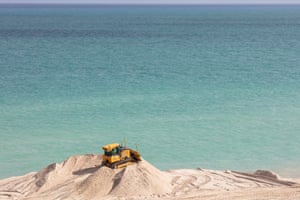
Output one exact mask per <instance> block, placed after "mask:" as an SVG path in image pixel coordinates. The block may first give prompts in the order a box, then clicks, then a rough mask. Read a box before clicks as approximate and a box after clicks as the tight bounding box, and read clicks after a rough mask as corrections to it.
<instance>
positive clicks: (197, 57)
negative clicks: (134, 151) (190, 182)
mask: <svg viewBox="0 0 300 200" xmlns="http://www.w3.org/2000/svg"><path fill="white" fill-rule="evenodd" d="M299 121H300V7H299V6H196V7H195V6H82V7H80V6H50V7H49V6H48V7H47V6H17V7H12V6H3V5H2V6H1V8H0V148H1V150H0V177H8V176H12V175H21V174H23V173H26V172H30V171H37V170H39V169H40V168H42V167H44V166H46V165H47V164H49V163H52V162H60V161H62V160H64V159H65V158H67V157H68V156H71V155H74V154H84V153H101V152H102V150H101V146H102V145H104V144H106V143H111V142H121V141H122V140H123V138H124V137H126V139H127V143H128V145H129V146H131V147H135V143H137V144H139V150H140V151H141V153H142V155H143V157H144V158H145V159H147V160H148V161H150V162H151V163H153V164H154V165H155V166H157V167H159V168H161V169H170V168H195V167H202V168H213V169H236V170H245V171H253V170H255V169H258V168H260V169H272V170H275V171H276V172H279V173H281V174H282V175H287V176H299V175H300V168H299V164H300V160H299V154H300V148H299V142H300V123H299Z"/></svg>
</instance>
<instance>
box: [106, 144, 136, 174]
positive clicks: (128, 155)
mask: <svg viewBox="0 0 300 200" xmlns="http://www.w3.org/2000/svg"><path fill="white" fill-rule="evenodd" d="M102 149H103V150H104V154H103V155H102V165H105V166H107V167H110V168H112V169H119V168H123V167H126V166H128V165H131V164H133V163H136V162H138V161H141V155H140V153H139V152H138V151H137V150H133V149H130V148H127V147H126V145H124V146H122V145H120V144H118V143H113V144H107V145H105V146H103V147H102Z"/></svg>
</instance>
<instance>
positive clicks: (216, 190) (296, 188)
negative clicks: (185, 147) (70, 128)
mask: <svg viewBox="0 0 300 200" xmlns="http://www.w3.org/2000/svg"><path fill="white" fill-rule="evenodd" d="M100 163H101V155H93V154H89V155H79V156H72V157H70V158H68V159H67V160H65V161H64V162H62V163H54V164H51V165H49V166H47V167H46V168H44V169H42V170H40V171H39V172H32V173H29V174H26V175H24V176H18V177H11V178H7V179H3V180H0V199H26V200H36V199H46V200H52V199H57V200H58V199H76V200H77V199H78V200H85V199H104V200H113V199H124V200H127V199H132V200H134V199H149V200H150V199H163V200H175V199H176V200H181V199H182V200H183V199H184V200H196V199H204V200H212V199H220V200H221V199H222V200H224V199H245V200H250V199H256V200H257V199H262V200H263V199H276V200H279V199H280V200H281V199H282V200H296V199H300V182H299V179H284V178H281V177H279V176H278V175H277V174H274V173H273V172H270V171H264V170H258V171H256V172H255V173H253V174H250V173H243V172H236V171H229V170H227V171H217V170H208V169H200V168H198V169H176V170H169V171H160V170H159V169H157V168H155V167H154V166H152V165H151V164H150V163H148V162H147V161H145V160H143V161H141V162H139V163H138V164H133V165H130V166H128V167H126V168H123V169H110V168H108V167H103V166H100V165H99V164H100Z"/></svg>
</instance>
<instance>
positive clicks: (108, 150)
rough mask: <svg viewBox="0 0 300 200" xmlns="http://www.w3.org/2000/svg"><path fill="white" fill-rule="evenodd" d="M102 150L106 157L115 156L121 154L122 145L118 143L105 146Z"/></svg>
mask: <svg viewBox="0 0 300 200" xmlns="http://www.w3.org/2000/svg"><path fill="white" fill-rule="evenodd" d="M102 149H103V150H104V155H105V156H114V155H117V154H119V153H120V145H119V144H117V143H114V144H108V145H105V146H103V147H102Z"/></svg>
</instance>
